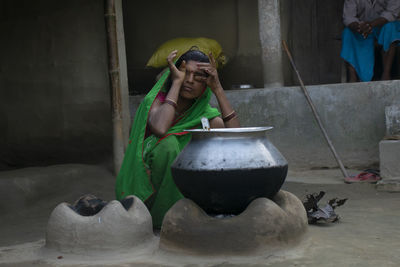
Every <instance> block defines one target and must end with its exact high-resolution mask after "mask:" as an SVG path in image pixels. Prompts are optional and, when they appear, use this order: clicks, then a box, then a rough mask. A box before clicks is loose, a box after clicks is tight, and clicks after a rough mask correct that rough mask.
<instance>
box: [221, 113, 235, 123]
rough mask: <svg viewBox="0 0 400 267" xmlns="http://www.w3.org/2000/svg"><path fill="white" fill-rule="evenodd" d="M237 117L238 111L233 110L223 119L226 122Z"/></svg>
mask: <svg viewBox="0 0 400 267" xmlns="http://www.w3.org/2000/svg"><path fill="white" fill-rule="evenodd" d="M235 117H236V112H235V111H232V112H231V113H229V114H228V115H227V116H225V117H224V118H222V120H223V121H224V122H227V121H230V120H231V119H233V118H235Z"/></svg>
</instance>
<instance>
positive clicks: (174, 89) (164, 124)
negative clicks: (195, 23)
mask: <svg viewBox="0 0 400 267" xmlns="http://www.w3.org/2000/svg"><path fill="white" fill-rule="evenodd" d="M177 52H178V51H177V50H174V51H172V52H171V54H169V56H168V58H167V61H168V65H169V69H170V71H171V79H172V85H171V88H170V89H169V91H168V94H167V96H166V98H165V102H164V103H161V102H160V101H158V100H156V101H155V102H154V103H153V105H152V107H151V109H150V112H149V120H148V126H149V128H150V131H151V132H152V133H153V134H154V135H156V136H163V135H165V134H166V133H167V132H168V129H169V128H170V127H171V125H172V122H173V120H174V117H175V109H176V103H177V101H178V96H179V91H180V89H181V85H182V83H183V80H184V78H185V71H184V70H185V68H186V63H185V61H183V62H182V64H181V66H180V68H179V69H177V68H176V66H175V65H174V63H173V59H174V58H175V57H176V54H177ZM182 70H183V71H182Z"/></svg>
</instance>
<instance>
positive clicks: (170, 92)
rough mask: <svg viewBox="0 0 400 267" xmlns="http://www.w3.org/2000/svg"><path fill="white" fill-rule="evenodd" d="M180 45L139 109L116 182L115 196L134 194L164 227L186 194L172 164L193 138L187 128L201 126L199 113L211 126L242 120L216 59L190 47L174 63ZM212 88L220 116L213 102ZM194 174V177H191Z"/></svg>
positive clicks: (227, 124) (227, 125)
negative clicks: (224, 82)
mask: <svg viewBox="0 0 400 267" xmlns="http://www.w3.org/2000/svg"><path fill="white" fill-rule="evenodd" d="M176 55H177V50H175V51H172V52H171V54H170V55H169V56H168V58H167V61H168V66H169V70H168V71H166V72H165V73H164V74H163V75H162V76H161V78H160V79H159V80H158V82H157V83H156V84H155V86H154V87H153V88H152V89H151V91H150V92H149V93H148V94H147V95H146V97H145V98H144V100H143V102H142V103H141V104H140V106H139V108H138V109H137V111H136V116H135V121H134V124H133V126H132V130H131V135H130V138H129V139H130V141H129V146H128V148H127V150H126V153H125V158H124V161H123V164H122V167H121V170H120V172H119V174H118V177H117V182H116V196H117V199H123V198H124V197H126V196H129V195H136V196H137V197H138V198H140V199H141V200H142V201H144V203H145V204H146V206H147V207H148V208H149V210H150V213H151V215H152V218H153V226H154V227H156V228H160V227H161V223H162V220H163V218H164V215H165V213H166V212H167V211H168V210H169V208H170V207H171V206H172V205H173V204H175V202H176V201H178V200H179V199H181V198H183V196H182V194H181V193H180V192H179V190H178V188H177V187H176V185H175V183H174V181H173V179H172V175H171V164H172V163H173V161H174V160H175V158H176V157H177V156H178V154H179V153H180V151H181V150H182V149H183V148H184V147H185V145H186V144H187V143H188V142H189V141H190V138H191V134H190V133H188V132H185V131H184V130H185V129H192V128H200V127H201V118H202V117H206V118H207V119H209V121H210V127H211V128H223V127H239V120H238V118H237V115H236V113H235V111H234V110H233V109H232V107H231V105H230V103H229V101H228V99H227V98H226V95H225V92H224V89H223V88H222V86H221V83H220V81H219V78H218V72H217V69H216V63H215V59H214V58H213V56H212V54H210V56H209V57H207V55H205V54H204V53H202V52H200V51H198V50H189V51H187V52H186V53H184V54H183V55H182V56H181V57H180V58H179V59H178V60H177V61H176V63H175V64H174V63H173V60H174V58H175V57H176ZM211 92H213V93H214V95H215V96H216V99H217V101H218V104H219V107H220V110H221V113H222V118H221V117H220V115H221V114H220V113H219V112H218V110H217V109H215V108H212V107H211V106H210V104H209V101H210V97H211ZM188 178H190V177H188Z"/></svg>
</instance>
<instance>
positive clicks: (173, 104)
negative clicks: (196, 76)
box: [164, 98, 178, 108]
mask: <svg viewBox="0 0 400 267" xmlns="http://www.w3.org/2000/svg"><path fill="white" fill-rule="evenodd" d="M164 103H167V104H170V105H171V106H173V107H174V108H177V107H178V105H177V104H176V102H175V101H173V100H171V99H168V98H166V99H165V101H164Z"/></svg>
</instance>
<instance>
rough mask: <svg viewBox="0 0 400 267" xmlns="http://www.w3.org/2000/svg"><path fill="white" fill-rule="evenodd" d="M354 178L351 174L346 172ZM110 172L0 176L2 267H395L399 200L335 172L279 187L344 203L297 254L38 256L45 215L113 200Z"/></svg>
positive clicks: (147, 250)
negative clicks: (82, 202) (63, 206)
mask: <svg viewBox="0 0 400 267" xmlns="http://www.w3.org/2000/svg"><path fill="white" fill-rule="evenodd" d="M349 172H350V173H356V172H357V171H356V170H350V171H349ZM114 180H115V177H114V176H113V175H112V173H111V172H110V171H109V170H108V169H107V168H106V167H103V166H95V165H80V164H66V165H54V166H49V167H34V168H25V169H19V170H13V171H2V172H0V266H88V265H91V266H149V267H150V266H187V267H189V266H190V267H195V266H224V267H228V266H335V267H336V266H398V265H399V262H400V238H399V236H400V223H399V222H400V209H399V207H400V194H399V193H388V192H381V191H377V190H376V188H375V185H372V184H351V185H348V184H344V183H343V182H342V176H341V173H340V170H338V169H330V170H310V171H301V172H300V171H297V172H292V171H291V172H289V175H288V177H287V180H286V182H285V184H284V186H283V189H284V190H287V191H289V192H292V193H294V194H295V195H297V196H298V197H299V198H300V199H301V200H303V199H304V198H305V195H306V194H309V193H313V192H319V191H321V190H322V191H325V192H326V196H325V197H324V198H323V199H322V200H321V202H320V203H321V204H324V203H326V202H327V201H328V200H329V199H330V198H333V197H339V198H348V202H347V203H346V204H345V205H344V206H342V207H339V208H337V209H336V212H337V213H338V214H339V215H340V217H341V219H340V221H339V222H338V223H333V224H320V225H310V226H309V229H308V230H309V231H308V233H307V236H306V237H305V239H304V241H303V242H302V243H301V244H300V245H299V246H298V247H296V248H292V249H288V250H286V251H281V252H277V253H274V254H272V255H271V253H267V252H266V254H265V255H260V256H248V257H223V256H221V257H195V256H189V255H184V254H169V253H167V252H163V251H160V250H158V238H157V237H156V238H155V239H154V242H150V243H149V244H145V245H143V246H141V247H138V248H135V249H134V250H130V249H127V250H126V251H111V252H110V253H102V254H98V255H92V256H88V255H84V254H85V253H82V255H72V254H63V253H58V252H55V251H47V250H44V249H43V245H44V238H45V229H46V224H47V220H48V218H49V215H50V213H51V211H52V210H53V209H54V207H55V206H56V205H57V204H59V203H60V202H70V203H72V202H74V200H76V199H77V198H78V197H79V196H81V195H83V194H86V193H92V194H94V195H96V196H98V197H100V198H103V199H104V200H111V199H113V198H114Z"/></svg>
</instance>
